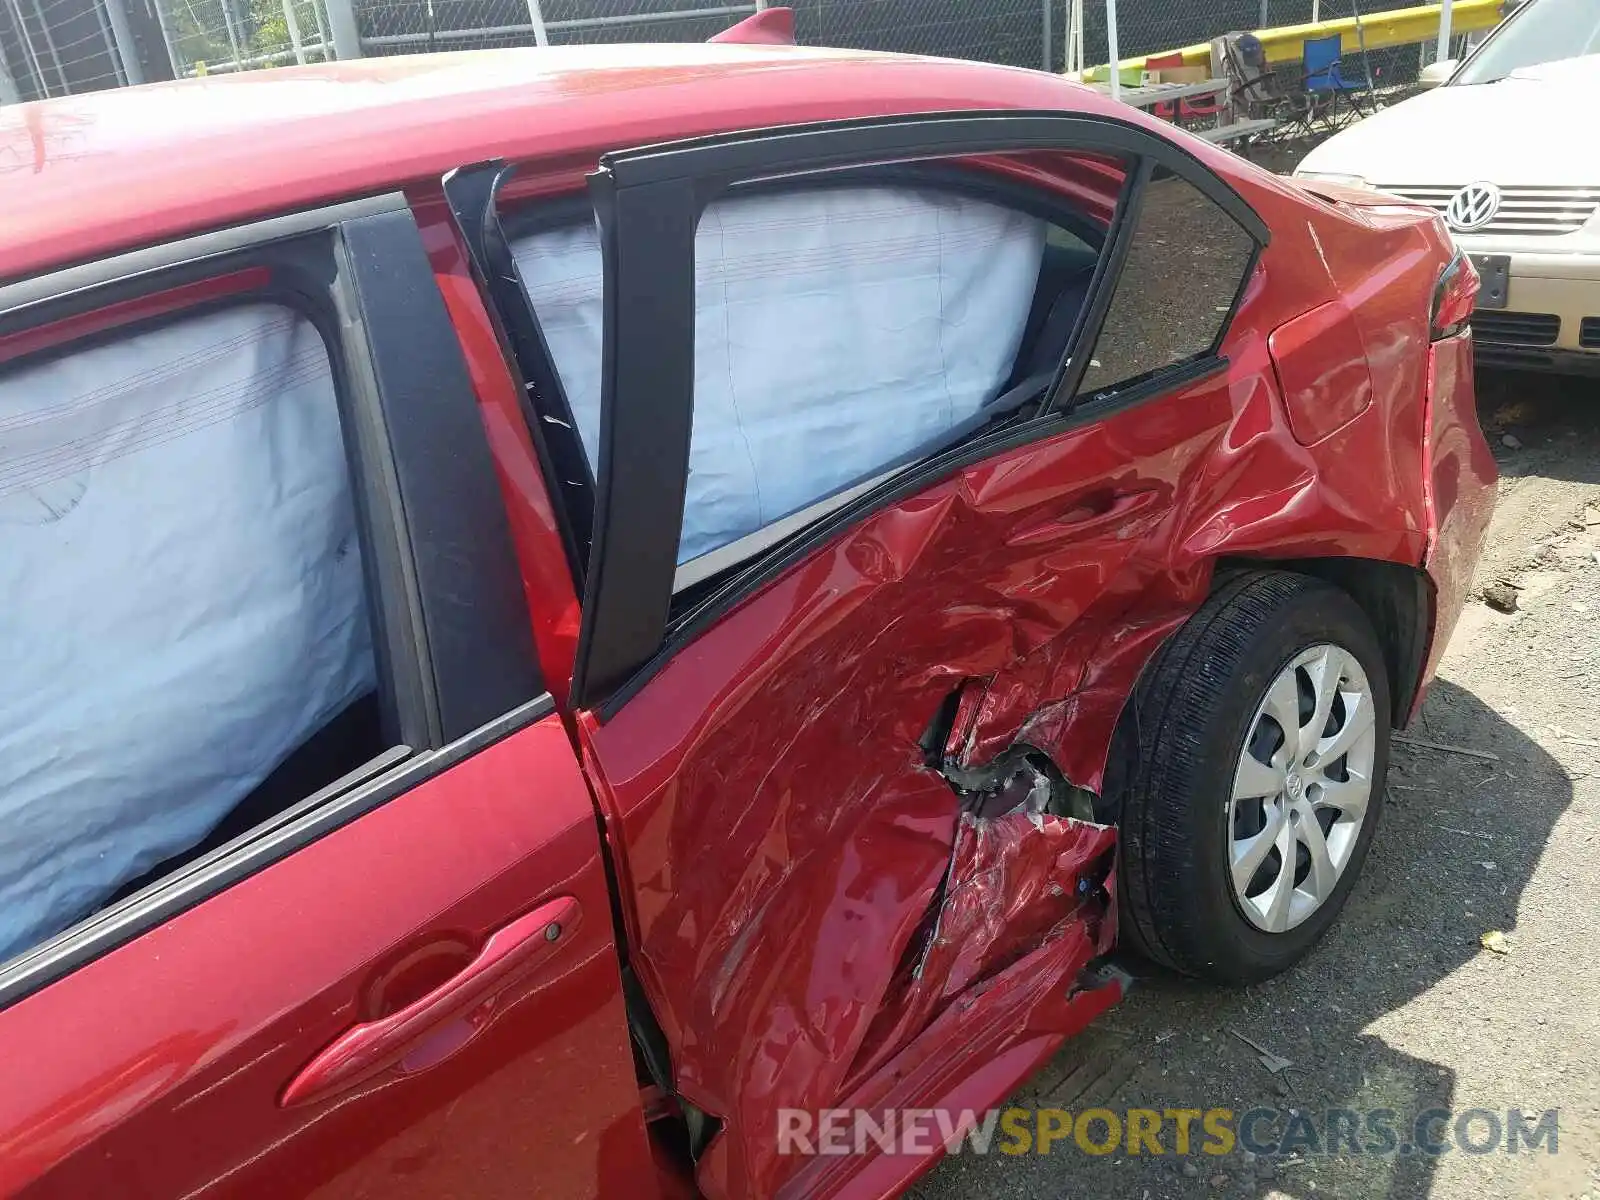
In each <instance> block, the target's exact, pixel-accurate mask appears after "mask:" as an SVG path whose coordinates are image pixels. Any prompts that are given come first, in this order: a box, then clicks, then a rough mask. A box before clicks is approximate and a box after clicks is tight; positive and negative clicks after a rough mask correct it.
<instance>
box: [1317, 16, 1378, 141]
mask: <svg viewBox="0 0 1600 1200" xmlns="http://www.w3.org/2000/svg"><path fill="white" fill-rule="evenodd" d="M1341 41H1342V39H1341V37H1340V35H1339V34H1337V33H1330V34H1329V35H1328V36H1327V37H1320V38H1307V39H1306V41H1305V48H1304V50H1303V51H1302V54H1303V61H1304V65H1305V89H1306V93H1307V96H1308V97H1309V98H1310V100H1311V107H1312V110H1313V112H1315V113H1318V115H1320V116H1321V117H1322V120H1323V122H1324V123H1325V124H1326V125H1327V126H1328V127H1329V128H1330V129H1331V128H1332V127H1333V119H1334V116H1335V115H1336V114H1337V112H1338V109H1339V99H1340V97H1343V98H1344V99H1345V100H1347V101H1349V103H1350V107H1351V109H1352V110H1353V111H1355V112H1356V113H1357V114H1363V113H1364V112H1365V110H1364V109H1363V108H1362V107H1361V102H1360V100H1359V99H1358V98H1357V97H1358V96H1359V95H1360V94H1361V93H1362V92H1370V91H1371V90H1372V81H1371V80H1370V79H1368V78H1367V77H1366V75H1365V74H1364V73H1363V74H1361V75H1358V76H1349V75H1346V74H1345V73H1344V68H1343V63H1342V61H1341V60H1342V58H1343V56H1344V49H1343V46H1342V45H1341ZM1324 98H1325V99H1326V103H1323V102H1322V101H1323V99H1324Z"/></svg>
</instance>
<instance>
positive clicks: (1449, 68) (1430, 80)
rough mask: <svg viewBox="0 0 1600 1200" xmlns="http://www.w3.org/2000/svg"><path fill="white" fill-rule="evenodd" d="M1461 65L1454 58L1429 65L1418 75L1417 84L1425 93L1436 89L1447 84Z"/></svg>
mask: <svg viewBox="0 0 1600 1200" xmlns="http://www.w3.org/2000/svg"><path fill="white" fill-rule="evenodd" d="M1460 65H1461V64H1460V61H1459V60H1458V59H1454V58H1442V59H1440V60H1439V61H1438V62H1433V63H1429V64H1428V65H1427V66H1425V67H1423V68H1422V71H1421V72H1420V73H1419V74H1418V75H1417V83H1418V84H1419V85H1420V86H1421V87H1422V88H1423V90H1424V91H1427V90H1429V89H1431V88H1436V87H1438V86H1439V85H1440V84H1441V83H1445V82H1447V81H1448V80H1449V78H1450V76H1452V75H1454V74H1455V73H1456V68H1457V67H1458V66H1460Z"/></svg>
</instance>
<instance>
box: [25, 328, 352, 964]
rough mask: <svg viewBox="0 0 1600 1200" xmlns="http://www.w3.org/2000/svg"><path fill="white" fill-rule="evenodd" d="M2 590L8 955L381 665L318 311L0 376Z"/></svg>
mask: <svg viewBox="0 0 1600 1200" xmlns="http://www.w3.org/2000/svg"><path fill="white" fill-rule="evenodd" d="M0 595H3V596H4V609H3V614H4V615H3V616H0V631H3V632H0V957H4V956H5V955H6V954H8V953H12V952H16V951H19V950H22V949H25V948H26V947H27V946H29V945H31V944H32V943H34V942H36V941H38V940H40V939H42V938H45V937H48V936H50V935H51V934H53V933H56V932H57V931H59V930H60V929H62V928H64V927H65V926H67V925H69V924H71V923H72V922H73V921H75V920H77V919H79V918H80V917H82V916H84V915H86V914H87V913H89V912H91V911H93V910H94V909H95V908H96V907H98V906H99V905H101V904H103V903H104V902H105V900H106V899H107V898H108V897H109V896H110V895H111V894H113V893H114V892H115V891H116V890H117V888H118V887H119V886H120V885H121V884H123V883H124V882H126V881H128V880H130V879H134V878H137V877H138V876H139V875H140V874H142V873H144V872H145V871H147V870H148V869H149V868H150V867H152V866H154V865H155V864H156V863H159V862H161V861H162V860H163V859H165V858H168V857H170V856H171V855H173V854H175V853H177V852H179V851H181V850H183V849H185V848H187V847H189V846H191V845H193V844H194V843H195V842H196V841H198V840H199V839H200V838H202V837H203V836H204V835H205V834H206V833H207V832H208V831H209V830H210V829H211V828H212V827H213V826H214V825H215V824H216V823H217V821H218V820H219V819H220V818H221V817H222V816H223V815H224V814H226V813H227V812H228V810H229V809H230V808H232V807H233V806H234V805H236V804H237V803H238V802H239V801H240V800H241V799H243V798H244V797H245V796H246V795H248V794H249V793H250V791H251V790H252V789H253V788H255V787H256V786H257V785H258V784H259V783H260V782H261V781H262V780H263V779H265V778H266V776H267V775H268V774H270V773H271V772H272V770H273V769H274V768H275V767H277V766H278V765H279V764H280V763H281V762H282V761H283V760H284V758H285V757H286V756H287V755H288V754H289V753H290V752H291V751H292V750H294V749H295V748H296V747H297V746H298V745H300V744H301V743H302V742H304V741H305V740H306V739H307V738H308V737H310V736H311V734H313V733H315V732H316V731H317V730H318V729H319V728H320V727H321V726H323V725H324V724H326V723H327V721H328V720H329V719H330V718H331V717H333V716H334V715H336V714H337V713H338V712H339V711H340V710H341V709H343V708H344V707H346V706H347V705H348V704H349V703H350V702H351V701H352V700H354V699H356V698H357V697H359V696H361V695H363V694H364V693H366V692H369V691H371V690H372V688H373V687H374V686H375V672H374V666H373V658H372V646H371V637H370V633H369V630H368V626H367V617H366V608H365V605H364V603H363V586H362V573H361V554H360V547H359V544H358V542H357V538H356V529H355V519H354V513H353V510H352V506H351V497H350V487H349V475H348V468H347V467H346V460H345V452H344V443H343V439H342V437H341V435H340V428H339V413H338V408H337V405H336V403H335V398H334V390H333V380H332V376H331V373H330V370H329V365H328V359H327V353H326V350H325V348H324V346H323V343H322V339H321V337H320V336H319V335H318V334H317V332H316V330H315V328H314V327H313V326H312V325H311V324H310V323H309V322H308V321H306V320H305V319H304V318H302V317H300V316H298V315H296V314H294V313H292V312H291V311H289V310H287V309H284V308H281V307H278V306H275V305H265V304H252V305H250V306H248V307H237V308H231V309H226V310H221V311H217V312H213V313H210V314H208V315H204V316H197V317H192V318H188V319H184V320H181V321H177V322H174V323H171V324H167V325H164V326H162V327H160V328H156V329H151V330H147V331H144V332H140V333H137V334H134V335H132V336H128V337H124V338H121V339H119V340H116V341H111V342H105V343H101V344H99V345H96V346H92V347H89V348H85V349H79V350H74V351H72V352H70V353H68V354H65V355H63V356H61V357H58V358H54V359H52V360H50V361H46V362H41V363H38V364H36V365H31V366H25V367H22V368H19V369H14V370H11V371H8V372H5V373H3V374H0Z"/></svg>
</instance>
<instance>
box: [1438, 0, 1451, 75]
mask: <svg viewBox="0 0 1600 1200" xmlns="http://www.w3.org/2000/svg"><path fill="white" fill-rule="evenodd" d="M1450 4H1451V0H1444V3H1443V4H1442V5H1440V7H1439V61H1440V62H1444V60H1445V59H1447V58H1449V57H1450V18H1451V12H1450Z"/></svg>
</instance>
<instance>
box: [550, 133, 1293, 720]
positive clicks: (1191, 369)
mask: <svg viewBox="0 0 1600 1200" xmlns="http://www.w3.org/2000/svg"><path fill="white" fill-rule="evenodd" d="M1027 150H1050V151H1066V152H1072V151H1081V152H1090V153H1095V152H1098V153H1104V154H1111V155H1116V156H1119V157H1122V158H1125V159H1128V160H1130V163H1131V169H1130V171H1129V177H1128V183H1127V184H1126V185H1125V186H1126V187H1128V188H1129V189H1130V191H1129V194H1128V195H1127V196H1125V198H1124V200H1123V201H1121V202H1119V209H1118V215H1117V217H1116V218H1115V220H1114V231H1113V236H1112V240H1111V244H1110V246H1109V247H1108V248H1107V250H1106V251H1105V252H1103V253H1102V257H1101V267H1100V268H1097V278H1096V279H1095V281H1094V284H1093V288H1094V290H1092V291H1091V294H1090V299H1089V303H1088V304H1087V305H1086V306H1085V312H1084V314H1083V316H1081V317H1080V319H1079V323H1078V328H1077V329H1076V330H1075V331H1074V334H1073V340H1072V342H1071V343H1070V344H1069V346H1068V349H1067V352H1066V354H1065V355H1064V356H1063V362H1062V364H1061V366H1060V367H1059V368H1058V374H1059V378H1058V380H1057V381H1056V384H1055V386H1054V388H1053V389H1052V390H1051V391H1050V392H1047V393H1046V394H1047V395H1048V396H1050V397H1051V398H1052V400H1054V398H1055V397H1057V396H1060V395H1062V393H1063V387H1062V385H1063V384H1064V383H1065V382H1067V378H1068V376H1069V374H1075V375H1077V376H1078V378H1081V373H1082V370H1083V369H1084V368H1085V367H1086V365H1087V363H1086V360H1085V358H1084V355H1083V354H1082V353H1080V348H1081V347H1084V346H1088V345H1092V344H1093V343H1092V340H1091V335H1095V334H1097V333H1098V331H1099V328H1100V324H1101V323H1103V321H1104V316H1105V311H1106V310H1107V309H1108V308H1109V305H1110V299H1111V296H1112V294H1114V291H1115V288H1116V284H1117V282H1118V278H1119V275H1120V268H1121V265H1122V262H1123V261H1124V260H1125V258H1126V254H1127V244H1128V242H1129V239H1130V238H1131V234H1132V230H1133V229H1134V228H1135V223H1136V220H1137V217H1138V205H1137V203H1136V201H1137V200H1138V199H1139V198H1140V197H1139V195H1138V190H1139V186H1138V183H1137V181H1138V179H1140V178H1148V176H1149V173H1150V171H1151V170H1152V169H1153V167H1155V166H1162V167H1165V168H1167V169H1169V170H1171V171H1173V172H1174V173H1175V174H1177V175H1179V176H1181V177H1183V178H1184V179H1186V180H1187V181H1188V182H1190V183H1192V184H1193V185H1194V186H1195V187H1196V188H1197V189H1198V190H1199V191H1200V192H1201V193H1202V194H1204V195H1205V196H1207V198H1209V199H1211V200H1212V201H1213V202H1214V203H1216V204H1217V205H1218V207H1220V208H1222V209H1223V210H1224V211H1225V212H1226V213H1228V215H1229V216H1231V217H1232V218H1233V219H1234V220H1235V222H1236V223H1237V224H1239V225H1240V226H1241V227H1242V228H1243V229H1244V230H1245V231H1246V233H1247V234H1249V235H1250V236H1251V237H1252V238H1253V239H1254V240H1255V241H1256V243H1257V245H1258V246H1264V245H1265V244H1266V243H1267V242H1268V241H1269V240H1270V233H1269V231H1268V229H1267V226H1266V224H1265V222H1264V221H1262V219H1261V217H1260V216H1259V215H1258V214H1256V212H1255V211H1254V210H1253V209H1252V208H1251V207H1250V206H1249V205H1248V204H1247V203H1246V202H1245V200H1244V199H1243V198H1242V197H1241V196H1240V195H1239V194H1238V192H1236V191H1235V190H1233V188H1232V187H1230V186H1229V185H1228V184H1227V183H1226V182H1225V181H1223V180H1222V179H1221V178H1220V177H1218V176H1216V175H1215V174H1214V173H1213V172H1212V171H1211V170H1210V169H1209V168H1208V167H1206V166H1205V164H1204V163H1202V162H1201V161H1200V160H1199V159H1198V158H1196V157H1195V156H1194V155H1192V154H1191V153H1190V152H1188V151H1187V150H1185V149H1184V148H1182V147H1181V146H1179V145H1177V144H1176V143H1174V142H1170V141H1168V140H1166V139H1164V138H1162V137H1160V136H1158V135H1157V134H1155V133H1152V132H1150V131H1148V130H1144V129H1141V128H1139V127H1137V126H1134V125H1131V124H1128V123H1125V122H1122V121H1119V120H1115V119H1111V118H1107V117H1100V116H1091V115H1086V114H1080V113H1069V112H1021V111H1013V110H989V111H982V112H957V113H927V114H921V115H918V116H910V117H887V118H878V117H875V118H864V119H851V120H847V121H835V122H823V123H820V124H815V125H803V126H786V127H779V128H776V129H770V130H764V131H758V132H755V133H749V132H744V133H734V134H718V135H713V136H711V137H703V138H694V139H689V140H686V141H681V142H673V143H668V144H665V145H659V146H646V147H642V148H639V149H635V150H625V151H618V152H613V153H608V154H604V155H602V156H601V158H600V164H599V167H598V169H597V170H596V171H595V172H594V173H593V174H591V175H590V177H589V187H590V194H591V196H592V197H593V198H594V207H595V211H596V214H597V216H598V217H599V221H600V229H601V244H602V257H603V259H604V261H605V269H606V280H605V294H606V328H605V335H604V343H605V352H604V360H605V361H604V365H603V369H602V401H601V438H600V441H601V451H600V462H599V464H598V468H597V472H596V474H597V476H598V480H599V485H598V488H597V491H596V511H595V519H594V539H595V540H594V545H593V550H592V558H591V565H592V568H593V569H592V570H591V572H590V575H589V579H588V589H587V591H586V593H585V596H584V605H583V628H582V631H581V633H580V640H579V654H578V659H577V663H576V665H575V671H574V678H573V686H572V703H573V705H574V706H575V707H586V708H594V709H596V710H597V713H598V715H599V717H600V719H601V720H602V721H604V720H606V719H608V718H609V717H610V716H611V715H613V714H614V713H615V712H616V710H617V709H618V708H619V707H620V705H621V704H622V703H625V702H626V700H627V699H628V698H629V697H630V696H631V695H633V694H634V693H635V692H637V690H638V689H639V688H640V687H641V686H643V684H644V683H645V682H646V681H647V680H648V679H649V678H650V677H651V676H652V675H653V674H654V673H655V672H656V671H657V670H659V669H660V666H661V665H662V664H663V663H664V662H665V661H666V660H667V659H668V658H670V657H671V656H672V654H674V653H676V652H677V650H678V649H680V648H681V647H682V646H683V645H684V644H685V643H686V642H687V641H689V640H691V639H692V637H693V636H694V634H695V633H696V632H698V631H699V630H701V629H703V628H704V627H705V625H706V624H707V623H709V621H710V620H713V619H715V617H716V616H717V615H720V614H721V613H722V612H725V611H727V610H728V609H729V608H731V607H732V606H733V605H734V604H736V603H738V602H739V601H741V600H742V599H743V598H745V597H746V596H748V595H750V594H751V593H752V592H753V591H754V590H756V589H757V588H759V587H761V586H764V585H765V584H766V583H767V582H770V580H771V579H772V578H773V577H774V575H775V574H776V573H777V572H778V571H779V570H781V569H783V567H784V566H787V565H788V564H789V563H791V562H792V561H793V559H794V553H793V551H794V549H795V548H796V547H798V546H806V547H808V548H810V547H814V546H815V544H816V537H817V536H818V534H819V533H820V531H821V530H826V531H828V535H830V536H831V534H832V533H836V532H837V531H838V530H839V529H840V528H842V527H843V525H844V524H847V523H848V522H849V521H851V520H854V519H858V518H859V517H860V516H862V515H865V514H866V513H867V512H870V511H872V510H873V509H875V508H877V507H881V506H882V505H884V504H886V503H891V502H892V501H893V499H894V498H895V497H896V496H901V495H907V494H911V493H912V492H914V491H916V490H919V489H921V488H925V487H928V486H931V485H932V484H933V483H935V482H937V481H938V480H940V479H942V478H945V477H947V476H948V475H949V474H950V473H951V472H952V471H954V470H956V469H958V468H959V467H960V466H964V465H967V464H968V463H970V462H973V461H977V460H979V459H981V458H984V457H988V456H990V455H992V454H994V453H997V452H999V451H1001V450H1003V449H1006V448H1009V447H1011V446H1015V445H1020V444H1023V443H1025V442H1027V441H1030V440H1033V439H1035V438H1040V437H1046V436H1050V435H1051V434H1053V433H1057V432H1060V431H1061V430H1062V429H1064V428H1068V427H1071V425H1072V424H1075V423H1076V422H1073V421H1072V415H1073V410H1072V409H1071V408H1070V407H1068V408H1062V407H1060V406H1056V405H1051V406H1045V407H1043V408H1042V410H1041V411H1040V412H1038V413H1037V414H1035V415H1034V416H1033V417H1032V418H1031V419H1028V420H1023V421H1021V422H1019V423H1017V424H1012V425H1007V426H1003V427H1001V428H999V429H995V430H991V431H989V432H987V433H985V434H980V435H978V437H977V438H976V439H975V440H974V441H972V442H969V443H966V444H964V445H962V446H960V447H957V448H954V449H953V450H951V451H949V452H946V453H943V454H939V455H936V456H934V457H933V458H931V459H929V460H928V461H926V462H923V463H919V464H916V465H915V466H913V467H910V468H908V469H905V470H903V471H901V472H898V473H897V474H896V477H895V479H894V480H892V481H890V482H888V483H886V484H884V485H881V486H877V487H873V488H871V489H869V490H868V491H867V492H866V493H865V494H864V495H862V496H859V497H857V498H855V499H854V500H853V501H851V502H850V503H848V504H847V505H845V506H844V507H842V508H837V509H835V510H834V511H833V512H832V513H831V514H829V515H828V516H826V517H825V518H824V520H823V521H822V523H821V524H820V525H819V526H817V527H816V530H815V531H806V530H801V531H796V532H795V533H793V534H791V535H790V536H791V537H792V538H793V541H792V542H790V543H787V544H785V543H783V542H781V541H780V542H776V543H773V544H771V545H768V546H764V547H762V548H761V549H760V551H759V552H758V554H757V556H756V557H755V558H753V559H750V560H748V565H747V566H746V568H745V569H744V570H742V571H738V572H737V574H736V575H734V576H733V577H732V578H730V579H729V580H728V581H727V582H726V583H724V584H723V585H722V586H720V587H718V588H716V589H715V591H714V592H713V593H712V595H711V596H710V597H708V598H707V599H706V600H705V601H703V602H702V603H700V604H698V605H696V606H695V608H694V609H693V610H692V611H691V612H690V613H687V614H685V615H684V616H683V617H682V618H681V619H679V620H676V621H675V620H673V619H672V616H671V604H672V596H673V591H674V587H675V583H676V580H677V577H678V567H677V564H676V562H675V557H676V554H675V552H676V547H677V544H678V535H679V531H680V529H681V519H682V508H683V500H684V491H685V488H686V481H687V471H688V437H687V433H688V429H689V426H690V424H691V421H692V412H693V400H694V397H693V382H694V381H693V340H692V339H693V327H692V313H693V304H694V296H693V268H694V263H693V238H694V231H695V228H696V225H697V223H698V220H699V216H700V214H701V212H703V210H704V208H705V206H706V205H707V204H708V203H710V202H711V201H712V200H713V199H715V198H716V197H717V196H719V195H721V194H723V193H724V192H726V191H727V190H729V189H730V188H733V187H736V186H742V185H745V184H747V183H748V182H750V181H752V180H764V179H772V178H775V177H783V178H787V179H790V180H793V179H795V178H796V177H800V176H804V175H810V174H817V173H821V172H828V171H838V170H840V169H846V168H850V167H860V166H864V165H867V164H881V163H884V162H904V161H915V160H918V159H923V158H946V157H950V156H957V155H993V154H1004V153H1008V152H1018V151H1027ZM642 230H650V232H649V234H648V235H647V236H646V235H642V233H641V231H642ZM685 289H686V290H687V295H684V294H682V293H683V292H684V291H685ZM1240 295H1241V296H1242V295H1243V289H1242V288H1241V291H1240ZM1236 310H1237V304H1236V305H1235V310H1234V311H1230V312H1229V313H1228V315H1227V316H1226V317H1225V318H1224V320H1223V323H1222V331H1221V333H1220V334H1219V345H1220V338H1221V336H1223V335H1225V334H1226V332H1227V329H1228V328H1229V326H1230V325H1231V323H1232V320H1233V318H1234V315H1235V313H1236ZM683 312H687V313H688V315H689V325H688V331H687V334H685V333H684V331H683V329H682V325H683V320H682V315H683ZM663 313H673V314H674V315H675V316H676V317H677V319H676V320H675V321H673V322H670V323H668V324H664V323H663V322H662V320H661V317H662V314H663ZM1091 318H1093V319H1091ZM669 326H671V327H669ZM623 345H626V346H627V347H628V353H627V354H626V355H619V354H618V351H617V348H618V347H619V346H623ZM685 348H687V353H685ZM642 360H648V361H649V362H650V364H651V366H652V367H653V368H654V369H653V370H652V371H650V372H649V374H648V377H646V376H645V375H644V373H642V372H641V371H639V370H638V368H637V364H638V363H640V362H641V361H642ZM1074 360H1077V363H1076V365H1073V364H1074ZM1223 366H1225V362H1224V361H1223V360H1222V359H1221V358H1220V357H1219V356H1217V355H1212V356H1210V357H1209V358H1202V359H1199V360H1194V361H1191V362H1189V363H1182V364H1177V365H1176V367H1175V368H1174V369H1173V370H1171V371H1167V372H1160V373H1158V374H1157V375H1156V376H1154V377H1152V381H1153V382H1154V383H1155V385H1156V387H1157V389H1158V390H1165V389H1166V388H1169V387H1175V386H1181V384H1182V383H1183V382H1185V381H1193V380H1194V379H1196V378H1199V377H1202V376H1205V375H1209V374H1210V373H1212V372H1214V371H1216V370H1220V369H1221V368H1222V367H1223ZM1065 394H1066V395H1069V396H1070V395H1071V390H1067V391H1066V393H1065ZM1151 394H1154V393H1153V392H1152V391H1149V390H1148V389H1147V388H1146V387H1145V386H1144V385H1143V383H1141V385H1140V386H1138V387H1133V388H1129V389H1128V392H1127V395H1128V397H1130V398H1129V399H1127V400H1126V402H1127V403H1133V402H1136V399H1138V398H1148V396H1149V395H1151ZM645 397H648V399H649V404H648V405H646V404H645V403H644V399H645ZM1094 411H1095V413H1096V416H1095V418H1094V419H1098V418H1099V416H1103V415H1104V411H1105V410H1104V409H1103V408H1101V406H1099V405H1096V406H1095V408H1094ZM663 414H665V421H666V423H667V426H668V427H669V431H670V436H667V437H663V436H662V427H663V419H664V417H663ZM618 462H623V463H626V464H627V467H628V469H626V470H618V469H616V468H615V464H617V463H618ZM642 468H643V469H642ZM650 539H654V541H651V540H650ZM663 544H665V545H667V546H670V547H671V548H672V553H670V554H664V553H663V552H662V549H661V547H662V545H663ZM729 569H733V570H737V567H736V565H735V566H732V567H730V568H729Z"/></svg>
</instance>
